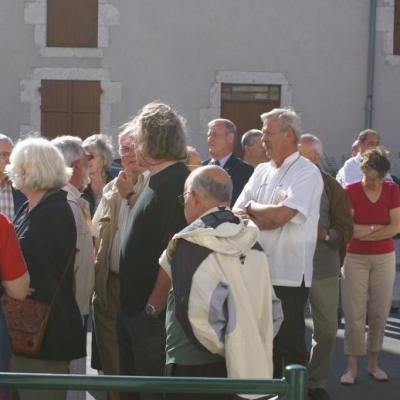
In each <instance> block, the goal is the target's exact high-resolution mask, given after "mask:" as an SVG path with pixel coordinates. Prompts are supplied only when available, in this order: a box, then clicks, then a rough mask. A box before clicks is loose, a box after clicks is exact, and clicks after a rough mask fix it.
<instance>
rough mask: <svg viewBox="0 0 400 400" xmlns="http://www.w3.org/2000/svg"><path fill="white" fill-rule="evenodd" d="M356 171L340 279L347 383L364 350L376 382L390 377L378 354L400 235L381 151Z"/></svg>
mask: <svg viewBox="0 0 400 400" xmlns="http://www.w3.org/2000/svg"><path fill="white" fill-rule="evenodd" d="M360 168H361V171H362V174H363V178H362V181H360V182H356V183H353V184H351V185H349V186H347V188H346V191H347V193H348V195H349V198H350V203H351V206H352V209H353V216H354V233H353V239H352V240H351V241H350V242H349V244H348V245H347V255H346V258H345V261H344V266H343V274H342V281H341V283H342V298H343V309H344V313H345V320H346V325H345V338H344V352H345V354H346V355H347V358H348V363H347V371H346V372H345V374H344V375H343V376H342V377H341V383H342V384H345V385H346V384H347V385H351V384H354V383H355V380H356V377H357V357H358V356H361V355H364V354H365V353H366V351H368V372H369V374H370V375H371V377H372V378H373V379H375V380H378V381H386V380H387V379H388V376H387V374H386V373H385V372H384V371H382V370H381V369H380V368H379V365H378V353H379V351H380V350H381V348H382V342H383V337H384V330H385V324H386V319H387V317H388V315H389V310H390V305H391V301H392V290H393V283H394V278H395V252H394V243H393V239H392V237H393V236H395V235H396V234H397V233H399V232H400V191H399V187H398V186H397V185H396V184H395V183H393V182H390V181H386V180H384V176H385V175H386V173H387V172H388V171H389V169H390V163H389V160H388V159H387V157H386V153H385V151H384V150H382V149H379V148H378V149H373V150H368V151H367V152H366V153H364V155H363V159H362V162H361V164H360ZM367 303H369V304H368V312H367ZM367 314H368V341H367V345H366V343H365V321H366V315H367Z"/></svg>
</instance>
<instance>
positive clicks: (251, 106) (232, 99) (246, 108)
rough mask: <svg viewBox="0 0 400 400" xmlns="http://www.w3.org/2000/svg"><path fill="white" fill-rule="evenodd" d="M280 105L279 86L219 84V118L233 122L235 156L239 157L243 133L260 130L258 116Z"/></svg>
mask: <svg viewBox="0 0 400 400" xmlns="http://www.w3.org/2000/svg"><path fill="white" fill-rule="evenodd" d="M280 105H281V85H254V84H236V83H222V84H221V117H222V118H227V119H230V120H231V121H232V122H234V123H235V124H236V127H237V131H238V135H237V141H236V143H235V149H234V153H235V154H236V155H238V156H240V155H241V151H242V148H241V145H240V139H241V137H242V135H243V133H245V132H246V131H248V130H249V129H261V119H260V115H261V114H263V113H265V112H267V111H270V110H272V109H273V108H276V107H280Z"/></svg>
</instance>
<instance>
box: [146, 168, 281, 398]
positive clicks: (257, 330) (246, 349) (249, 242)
mask: <svg viewBox="0 0 400 400" xmlns="http://www.w3.org/2000/svg"><path fill="white" fill-rule="evenodd" d="M231 194H232V182H231V180H230V178H229V175H228V174H227V173H226V172H225V171H224V170H223V169H221V168H219V167H217V166H206V167H200V168H198V169H196V170H195V171H193V172H192V173H191V174H190V175H189V177H188V179H187V180H186V183H185V189H184V194H183V195H182V197H181V199H182V201H183V202H184V207H185V217H186V220H187V222H188V223H189V224H190V225H189V226H188V227H187V228H185V229H184V230H182V231H181V232H179V233H177V234H176V235H175V236H174V237H173V239H172V240H171V242H170V243H169V245H168V248H167V250H166V251H165V252H164V253H163V255H162V257H161V258H160V264H161V266H162V269H161V270H160V274H159V278H158V280H157V285H156V289H155V291H154V292H153V294H152V295H151V296H150V300H149V301H153V303H154V306H155V307H156V309H157V311H158V312H159V311H160V310H162V309H163V308H164V305H165V301H166V297H167V293H168V288H169V286H170V283H171V282H172V290H171V291H170V292H169V295H168V305H167V313H166V330H167V342H166V353H167V354H166V356H167V359H166V373H167V375H169V376H197V377H207V376H208V377H225V376H229V377H232V378H247V379H249V378H258V379H270V378H271V377H272V340H273V328H272V286H271V283H270V277H269V269H268V263H267V259H266V257H265V254H264V252H263V251H262V249H261V247H260V246H259V244H258V243H257V237H258V229H257V228H256V227H255V226H254V225H252V226H248V225H247V224H245V223H244V222H243V221H241V220H240V219H239V218H237V217H235V216H234V214H233V213H232V212H231V211H230V209H229V204H230V201H231ZM162 288H164V289H162ZM157 290H159V291H160V293H162V292H163V293H164V294H163V296H160V293H158V295H156V294H155V292H156V291H157ZM157 300H158V301H157ZM213 316H214V317H213ZM233 320H235V321H236V323H235V324H234V325H230V322H232V321H233ZM229 326H230V328H229ZM249 338H250V339H249ZM209 397H210V396H207V398H209ZM211 397H213V396H211ZM167 398H170V399H179V398H185V399H191V400H194V399H199V398H204V395H176V394H173V395H172V394H171V395H167ZM217 398H221V397H220V396H217Z"/></svg>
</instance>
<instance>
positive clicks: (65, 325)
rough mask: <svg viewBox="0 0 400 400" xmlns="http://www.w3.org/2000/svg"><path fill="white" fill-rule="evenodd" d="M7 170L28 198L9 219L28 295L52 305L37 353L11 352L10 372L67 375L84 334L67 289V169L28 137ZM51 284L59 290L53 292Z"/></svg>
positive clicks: (47, 147) (46, 145)
mask: <svg viewBox="0 0 400 400" xmlns="http://www.w3.org/2000/svg"><path fill="white" fill-rule="evenodd" d="M7 171H8V174H9V176H10V178H11V180H12V182H13V185H14V186H15V187H16V188H17V189H19V190H21V191H22V192H23V193H24V195H25V196H26V197H27V199H28V201H27V202H26V203H25V204H24V205H23V206H22V207H21V208H20V210H19V211H18V213H17V215H16V216H15V219H14V225H15V229H16V233H17V236H18V239H19V242H20V246H21V249H22V253H23V255H24V257H25V260H26V263H27V266H28V271H29V274H30V277H31V287H32V288H33V293H32V295H31V297H32V299H36V300H40V301H43V302H45V303H47V304H49V305H50V304H51V303H52V308H51V312H50V317H49V320H48V324H47V327H46V331H45V334H44V338H43V342H42V345H41V348H40V351H39V353H38V354H37V355H36V357H35V358H30V357H24V356H21V355H14V356H13V357H12V361H11V368H12V370H13V371H15V372H38V373H63V374H66V373H68V366H69V362H70V361H71V360H73V359H77V358H81V357H83V356H84V355H85V354H86V350H85V333H84V330H83V325H82V321H81V316H80V313H79V309H78V306H77V304H76V301H75V297H74V293H73V279H74V278H73V274H74V271H73V263H74V258H75V244H76V228H75V221H74V217H73V214H72V211H71V208H70V206H69V204H68V202H67V193H66V192H65V191H63V190H61V188H62V187H63V186H64V185H66V184H67V182H68V180H69V178H70V175H71V170H70V168H67V167H66V166H65V162H64V158H63V156H62V155H61V153H60V151H59V150H58V149H57V148H56V147H55V146H54V145H53V144H52V143H50V142H49V141H48V140H46V139H42V138H28V139H25V140H22V141H21V142H19V143H18V144H17V145H16V147H15V148H14V150H13V153H12V155H11V158H10V165H8V166H7ZM57 287H59V289H58V290H57ZM18 392H19V397H20V399H21V400H25V399H29V400H35V399H60V400H61V399H63V400H64V399H65V395H66V392H65V391H56V390H54V391H53V390H29V389H27V390H22V389H21V390H18Z"/></svg>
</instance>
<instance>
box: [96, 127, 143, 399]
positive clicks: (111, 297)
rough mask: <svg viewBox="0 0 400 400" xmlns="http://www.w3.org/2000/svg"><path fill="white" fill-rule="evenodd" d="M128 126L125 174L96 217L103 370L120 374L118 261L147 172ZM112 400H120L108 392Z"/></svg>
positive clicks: (109, 189)
mask: <svg viewBox="0 0 400 400" xmlns="http://www.w3.org/2000/svg"><path fill="white" fill-rule="evenodd" d="M131 133H132V132H131V128H130V127H129V126H128V127H127V128H126V129H125V130H124V131H122V132H121V134H120V135H119V137H118V142H119V150H118V152H119V155H120V157H121V164H122V168H123V171H121V172H120V173H119V175H118V177H117V178H115V179H114V180H112V181H111V182H109V183H108V184H107V185H106V186H105V187H104V189H103V197H102V199H101V201H100V204H99V206H98V207H97V210H96V213H95V214H94V217H93V231H94V236H95V237H96V247H97V249H98V251H97V254H96V260H95V271H96V284H95V293H94V298H93V311H94V313H93V319H94V327H95V332H96V341H97V349H98V355H99V358H100V364H101V367H102V371H103V372H104V373H105V374H107V375H109V374H111V375H118V374H119V357H118V337H117V313H118V309H119V292H120V290H119V288H120V281H119V258H120V253H121V243H122V238H123V237H124V235H125V231H126V227H127V223H128V220H129V215H130V214H131V212H132V210H133V207H134V205H135V203H136V200H137V199H138V197H139V195H140V193H141V192H142V191H143V189H144V187H145V185H146V183H147V181H148V173H144V168H143V167H141V166H140V165H139V164H138V163H137V160H136V153H135V146H134V144H133V140H132V137H131ZM108 398H109V399H119V393H118V392H109V394H108Z"/></svg>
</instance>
